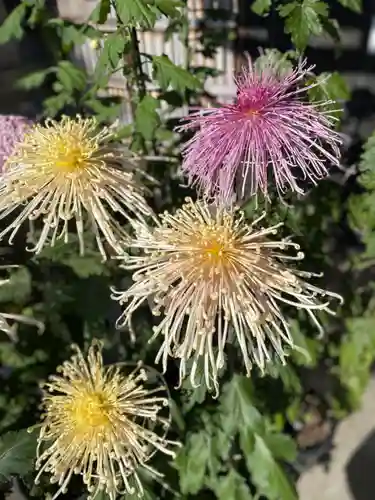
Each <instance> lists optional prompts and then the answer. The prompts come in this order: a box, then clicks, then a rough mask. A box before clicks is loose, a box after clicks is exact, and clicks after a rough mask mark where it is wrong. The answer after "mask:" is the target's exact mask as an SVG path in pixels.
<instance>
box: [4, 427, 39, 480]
mask: <svg viewBox="0 0 375 500" xmlns="http://www.w3.org/2000/svg"><path fill="white" fill-rule="evenodd" d="M35 454H36V433H35V432H31V433H30V432H28V430H27V429H23V430H21V431H17V432H7V433H6V434H4V435H3V436H1V438H0V481H2V482H3V481H8V480H9V479H10V478H11V476H12V475H18V476H24V475H26V474H27V473H28V472H30V471H31V470H32V468H33V462H34V459H35Z"/></svg>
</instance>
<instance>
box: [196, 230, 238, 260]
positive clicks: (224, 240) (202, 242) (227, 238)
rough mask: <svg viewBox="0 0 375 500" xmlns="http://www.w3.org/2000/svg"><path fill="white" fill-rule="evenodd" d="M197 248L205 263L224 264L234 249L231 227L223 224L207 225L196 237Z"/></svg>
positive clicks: (200, 257)
mask: <svg viewBox="0 0 375 500" xmlns="http://www.w3.org/2000/svg"><path fill="white" fill-rule="evenodd" d="M196 249H197V253H198V255H199V259H200V260H201V263H202V264H203V265H207V266H209V267H217V266H223V265H225V264H226V262H227V259H228V255H229V253H230V252H231V251H232V250H233V236H232V232H231V231H230V230H229V228H227V227H222V226H221V227H209V228H207V227H206V228H204V230H202V231H201V233H200V234H199V236H198V237H197V239H196Z"/></svg>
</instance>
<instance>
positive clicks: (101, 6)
mask: <svg viewBox="0 0 375 500" xmlns="http://www.w3.org/2000/svg"><path fill="white" fill-rule="evenodd" d="M110 12H111V0H100V2H99V3H98V5H97V6H96V7H95V9H94V10H93V11H92V13H91V15H90V21H92V22H93V23H97V24H104V23H105V22H106V20H107V18H108V16H109V13H110Z"/></svg>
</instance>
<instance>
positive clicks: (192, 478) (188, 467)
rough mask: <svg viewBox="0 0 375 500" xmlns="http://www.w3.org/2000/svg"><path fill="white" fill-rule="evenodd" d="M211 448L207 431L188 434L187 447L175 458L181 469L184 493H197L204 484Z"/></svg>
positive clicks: (180, 474)
mask: <svg viewBox="0 0 375 500" xmlns="http://www.w3.org/2000/svg"><path fill="white" fill-rule="evenodd" d="M209 451H210V448H209V447H208V446H207V435H206V433H205V432H197V433H194V434H190V435H189V436H188V439H187V442H186V445H185V447H184V448H183V449H182V450H181V451H180V453H179V454H178V455H177V457H176V459H175V462H174V463H175V466H176V468H177V469H178V471H179V481H180V488H181V492H182V493H183V494H188V493H190V494H192V495H195V494H197V493H198V491H199V490H200V489H201V488H202V487H203V486H204V483H205V476H206V467H207V462H208V460H209V458H210V456H209Z"/></svg>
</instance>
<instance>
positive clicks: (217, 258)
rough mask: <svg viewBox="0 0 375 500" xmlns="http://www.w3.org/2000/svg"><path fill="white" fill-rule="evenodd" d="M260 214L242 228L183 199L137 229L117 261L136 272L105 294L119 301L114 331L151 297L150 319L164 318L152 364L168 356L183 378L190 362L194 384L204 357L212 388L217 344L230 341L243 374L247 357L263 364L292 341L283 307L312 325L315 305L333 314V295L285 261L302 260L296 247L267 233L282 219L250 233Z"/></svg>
mask: <svg viewBox="0 0 375 500" xmlns="http://www.w3.org/2000/svg"><path fill="white" fill-rule="evenodd" d="M237 215H238V216H237ZM261 219H262V217H261V218H259V219H257V220H256V221H254V222H253V223H252V224H250V225H249V224H248V223H247V222H246V221H245V219H244V216H243V214H241V213H240V214H235V213H234V212H231V211H228V210H226V209H225V208H221V209H213V208H212V207H210V206H208V205H207V204H206V203H205V202H203V201H201V202H197V203H193V202H192V201H191V200H188V203H187V204H185V205H184V206H183V207H182V208H181V209H179V210H177V212H176V214H175V215H171V214H169V213H165V214H164V215H162V216H161V224H160V225H158V227H156V228H155V229H149V228H147V227H143V228H142V229H141V230H139V234H138V237H137V239H135V241H134V242H133V243H132V245H131V247H132V248H135V249H140V250H141V252H143V254H141V255H137V256H129V257H128V258H127V259H126V260H125V261H124V268H125V269H131V270H136V271H135V273H134V274H133V279H134V281H135V283H134V284H133V285H132V286H131V287H130V288H129V289H128V290H125V291H114V293H113V298H114V299H116V300H118V301H119V302H120V304H125V310H124V312H123V314H122V315H121V317H120V318H119V320H118V326H120V327H122V326H124V325H127V324H128V325H129V324H130V322H131V317H132V314H133V312H134V311H135V310H136V309H137V308H138V307H139V306H140V305H141V304H142V303H143V302H144V301H145V300H146V299H151V300H153V302H154V304H155V307H154V309H153V313H154V314H155V315H160V314H161V313H162V314H163V319H162V320H161V321H160V323H159V325H158V326H155V327H154V337H157V336H159V335H161V336H162V338H163V344H162V347H161V348H160V351H159V354H158V356H157V361H158V360H160V359H162V361H163V368H164V370H166V368H167V359H168V356H170V355H171V356H173V357H176V358H180V360H181V363H180V377H181V378H183V377H184V376H185V375H186V366H187V362H188V360H189V359H191V358H193V368H192V372H191V378H192V383H193V384H194V373H195V371H196V369H197V363H198V360H199V358H200V357H203V359H204V367H205V368H204V370H205V377H206V383H207V385H208V386H210V384H211V382H212V381H213V383H214V385H215V386H217V374H218V370H219V369H220V368H221V367H222V366H223V364H224V352H225V348H226V344H227V342H228V341H232V340H233V339H235V340H236V342H237V344H238V345H239V347H240V349H241V352H242V356H243V360H244V363H245V367H246V372H247V374H249V373H250V370H251V368H252V365H253V364H254V363H255V364H257V365H258V366H259V367H260V368H261V370H263V369H264V367H265V363H266V361H269V360H270V359H271V353H272V351H274V352H275V353H276V354H277V355H278V356H279V358H280V359H281V360H282V361H284V358H285V353H284V347H285V346H286V345H289V346H291V347H293V340H292V337H291V334H290V329H289V326H288V321H287V319H286V317H285V316H284V313H283V312H282V310H281V308H280V306H281V305H282V304H287V305H289V306H294V307H296V308H298V309H304V310H305V311H306V312H307V313H308V314H309V316H310V317H311V319H312V320H313V322H314V323H315V324H316V325H317V327H318V328H319V329H320V328H321V327H320V324H319V322H318V320H317V318H316V316H315V311H316V310H320V311H325V312H328V313H330V314H333V311H331V309H330V308H329V301H330V299H331V298H337V299H339V300H341V297H339V296H338V295H336V294H334V293H330V292H327V291H325V290H322V289H320V288H317V287H316V286H314V285H312V284H310V283H308V282H307V281H305V279H304V278H310V277H312V276H313V274H311V273H306V272H301V271H296V270H295V269H293V268H291V267H290V266H289V261H290V260H300V259H302V258H303V253H302V252H300V251H299V246H298V245H297V244H295V243H292V242H291V241H289V240H288V239H282V240H279V241H274V240H272V239H270V236H271V235H274V234H276V233H277V230H278V227H279V226H281V224H278V225H276V226H273V227H270V228H262V227H261V228H260V229H256V225H257V224H258V223H259V221H260V220H261ZM289 249H293V250H296V251H297V253H296V255H294V256H291V255H290V254H288V253H287V250H289Z"/></svg>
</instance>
